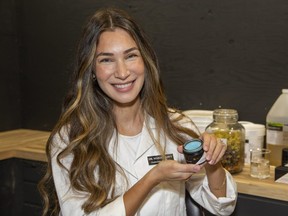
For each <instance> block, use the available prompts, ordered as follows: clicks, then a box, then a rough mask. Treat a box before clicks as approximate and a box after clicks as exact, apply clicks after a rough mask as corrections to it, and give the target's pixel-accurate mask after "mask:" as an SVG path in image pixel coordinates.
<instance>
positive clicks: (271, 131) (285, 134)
mask: <svg viewBox="0 0 288 216" xmlns="http://www.w3.org/2000/svg"><path fill="white" fill-rule="evenodd" d="M266 140H267V143H269V144H272V145H286V144H287V145H288V124H281V123H275V122H267V131H266Z"/></svg>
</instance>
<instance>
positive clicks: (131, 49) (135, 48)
mask: <svg viewBox="0 0 288 216" xmlns="http://www.w3.org/2000/svg"><path fill="white" fill-rule="evenodd" d="M134 50H139V49H138V48H137V47H132V48H130V49H127V50H125V51H124V54H127V53H129V52H131V51H134Z"/></svg>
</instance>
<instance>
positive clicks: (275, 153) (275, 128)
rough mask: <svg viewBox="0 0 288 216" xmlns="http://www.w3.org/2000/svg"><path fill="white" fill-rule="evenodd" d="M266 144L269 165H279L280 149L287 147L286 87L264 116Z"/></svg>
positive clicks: (287, 97) (287, 90) (287, 111)
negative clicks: (269, 153)
mask: <svg viewBox="0 0 288 216" xmlns="http://www.w3.org/2000/svg"><path fill="white" fill-rule="evenodd" d="M266 145H267V148H268V149H270V150H271V156H270V163H271V165H273V166H279V165H281V154H282V149H283V148H285V147H286V148H287V147H288V89H282V94H281V95H280V96H279V97H278V99H277V100H276V101H275V103H274V104H273V106H272V107H271V109H270V111H269V112H268V115H267V117H266Z"/></svg>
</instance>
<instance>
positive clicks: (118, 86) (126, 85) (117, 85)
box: [114, 82, 133, 89]
mask: <svg viewBox="0 0 288 216" xmlns="http://www.w3.org/2000/svg"><path fill="white" fill-rule="evenodd" d="M132 84H133V82H129V83H125V84H114V87H115V88H118V89H123V88H127V87H129V86H131V85H132Z"/></svg>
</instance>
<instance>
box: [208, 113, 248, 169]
mask: <svg viewBox="0 0 288 216" xmlns="http://www.w3.org/2000/svg"><path fill="white" fill-rule="evenodd" d="M206 132H208V133H213V134H215V136H216V137H217V138H220V139H221V140H222V142H224V143H226V144H227V150H226V152H225V154H224V156H223V158H222V165H223V167H224V168H225V169H227V170H228V171H229V172H230V173H232V174H233V173H238V172H241V171H242V169H243V166H244V146H245V128H244V127H243V126H242V125H241V124H240V123H238V112H237V111H236V110H234V109H216V110H214V111H213V122H212V123H211V124H209V125H208V126H207V127H206Z"/></svg>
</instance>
